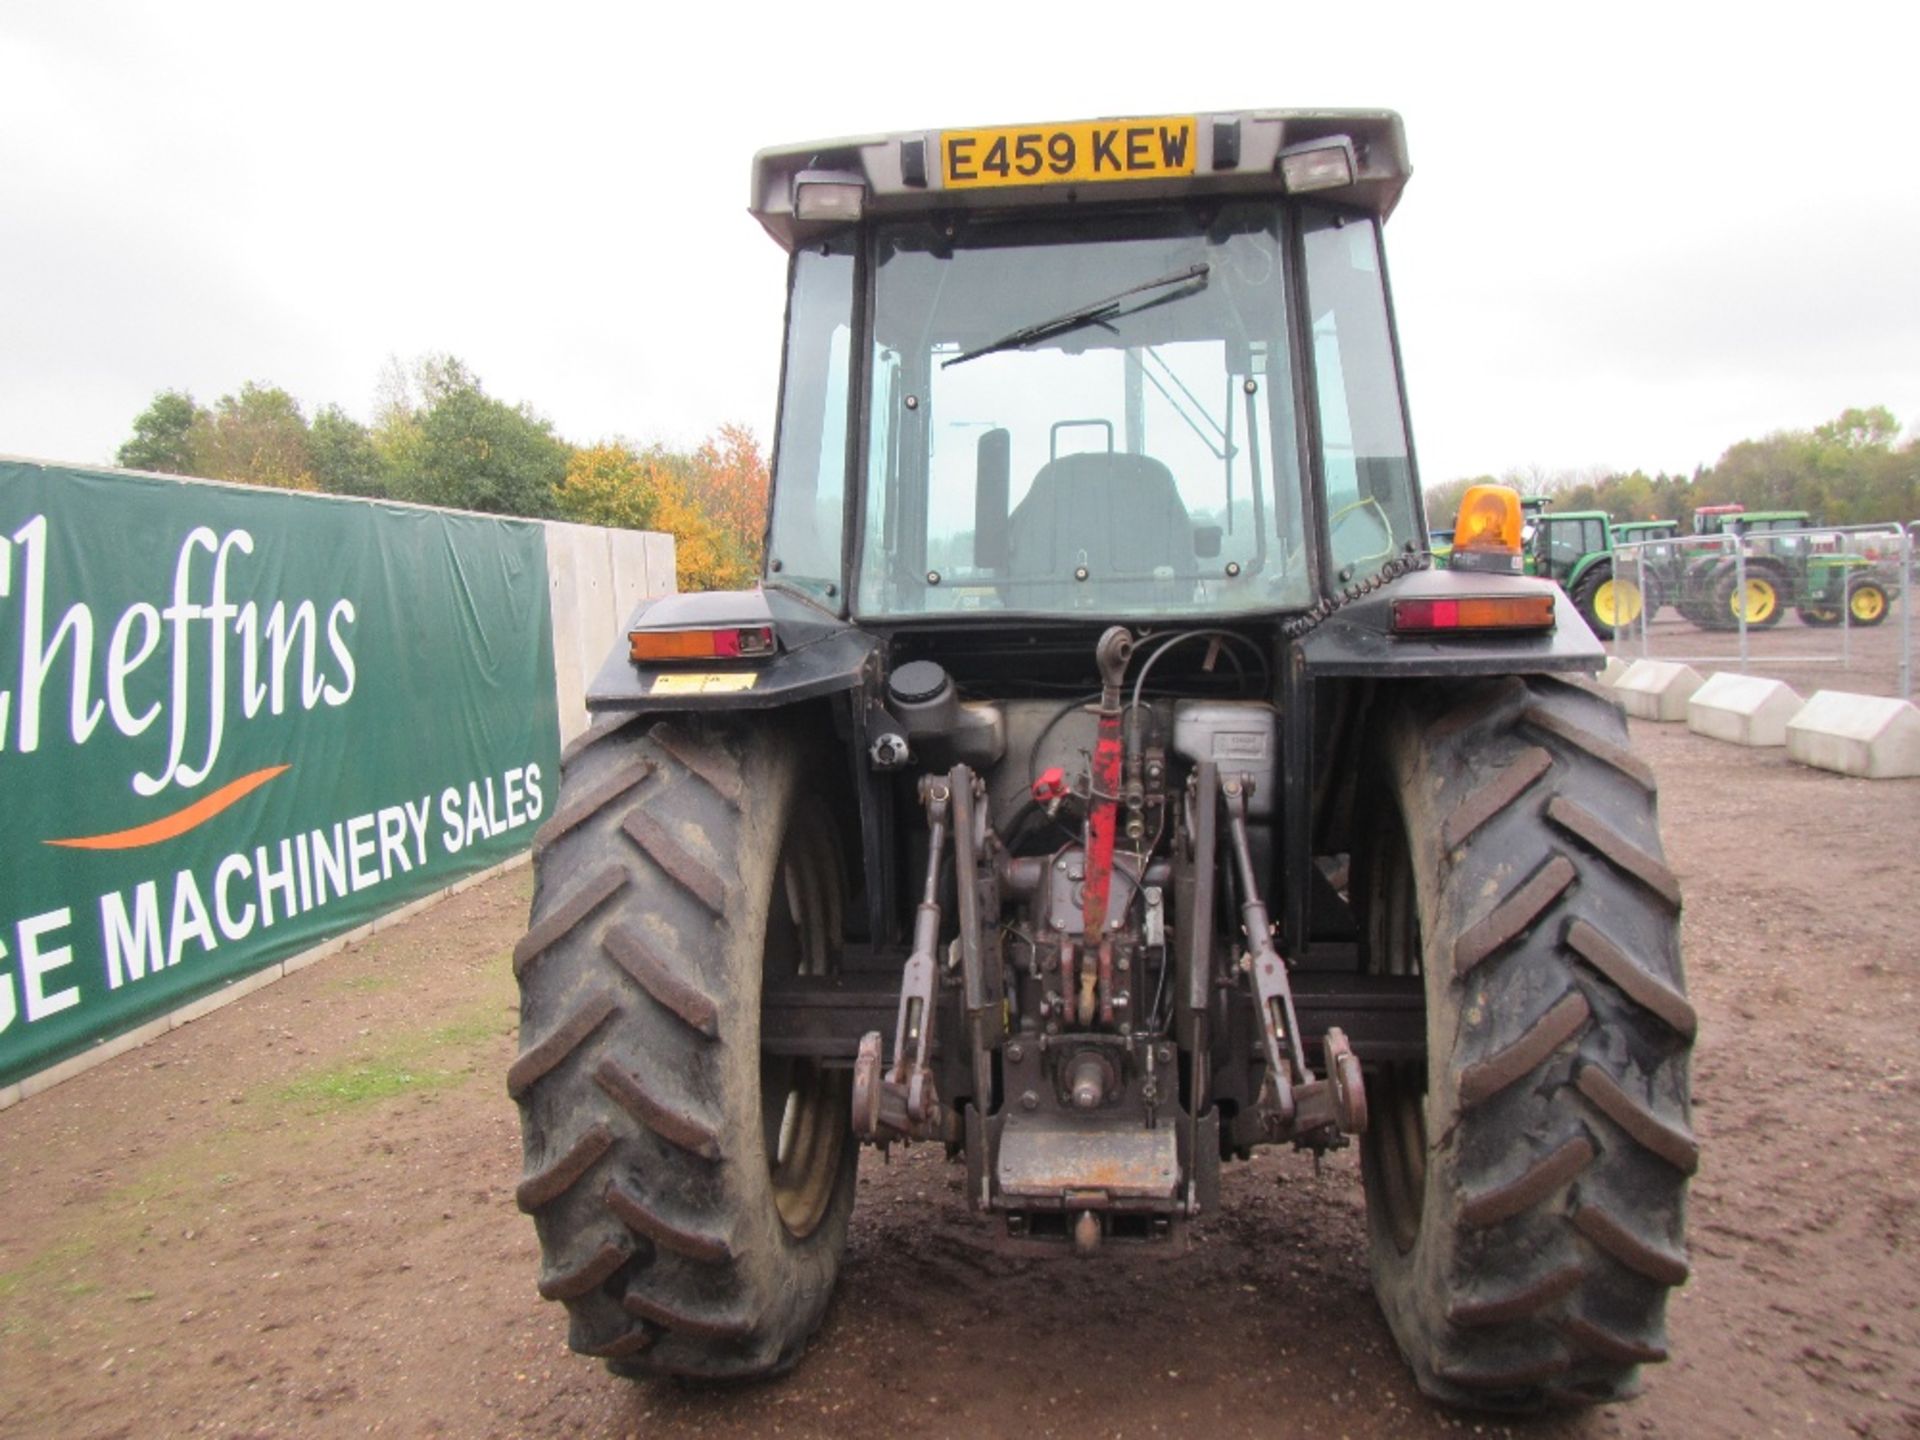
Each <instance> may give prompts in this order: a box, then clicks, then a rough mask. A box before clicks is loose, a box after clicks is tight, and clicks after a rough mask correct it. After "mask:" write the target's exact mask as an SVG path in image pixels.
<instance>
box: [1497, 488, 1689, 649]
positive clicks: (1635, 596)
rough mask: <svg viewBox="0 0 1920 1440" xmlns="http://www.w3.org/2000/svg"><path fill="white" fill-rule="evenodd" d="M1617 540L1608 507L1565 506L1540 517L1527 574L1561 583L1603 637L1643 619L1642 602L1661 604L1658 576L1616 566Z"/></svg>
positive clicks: (1608, 637)
mask: <svg viewBox="0 0 1920 1440" xmlns="http://www.w3.org/2000/svg"><path fill="white" fill-rule="evenodd" d="M1615 541H1616V534H1615V531H1614V527H1613V523H1612V521H1611V520H1610V519H1608V517H1607V513H1606V511H1604V510H1562V511H1551V512H1546V513H1542V514H1540V515H1539V516H1537V517H1536V518H1535V520H1534V522H1533V532H1532V535H1531V538H1530V544H1529V546H1528V555H1527V573H1529V574H1531V575H1539V576H1543V577H1544V578H1546V579H1549V580H1553V581H1555V582H1557V583H1558V584H1559V585H1560V586H1561V587H1562V588H1563V589H1564V590H1565V591H1566V592H1567V593H1568V594H1569V595H1571V596H1572V597H1573V605H1574V608H1575V609H1576V610H1578V611H1579V612H1580V618H1581V619H1583V620H1585V621H1586V622H1587V624H1588V625H1589V626H1590V627H1591V628H1592V630H1593V633H1594V634H1596V635H1598V636H1599V637H1600V638H1601V639H1602V640H1611V639H1612V638H1613V637H1614V635H1615V634H1616V633H1617V632H1618V631H1620V630H1623V629H1625V628H1626V627H1627V626H1629V625H1631V624H1633V623H1634V622H1635V621H1636V620H1638V619H1639V618H1640V612H1641V609H1642V606H1643V605H1644V606H1646V607H1647V608H1648V609H1649V612H1651V611H1652V610H1657V609H1658V608H1659V606H1660V602H1659V600H1658V599H1657V598H1656V597H1657V596H1658V595H1659V594H1660V593H1661V590H1660V584H1659V580H1658V578H1657V575H1656V574H1655V573H1653V572H1649V573H1648V574H1646V575H1645V576H1644V577H1642V576H1641V575H1640V574H1639V573H1638V567H1636V566H1634V565H1632V564H1630V563H1622V564H1618V565H1616V562H1615V556H1614V553H1613V547H1614V544H1615ZM1643 579H1644V583H1642V582H1643Z"/></svg>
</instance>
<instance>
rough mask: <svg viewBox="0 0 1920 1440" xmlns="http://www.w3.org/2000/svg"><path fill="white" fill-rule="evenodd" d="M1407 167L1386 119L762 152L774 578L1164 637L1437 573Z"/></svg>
mask: <svg viewBox="0 0 1920 1440" xmlns="http://www.w3.org/2000/svg"><path fill="white" fill-rule="evenodd" d="M1405 178H1406V161H1405V151H1404V145H1403V142H1402V138H1401V133H1400V127H1399V122H1398V120H1397V118H1395V117H1393V116H1391V115H1385V114H1347V115H1340V116H1304V115H1298V116H1269V115H1259V116H1255V115H1247V116H1237V117H1218V118H1213V119H1210V120H1209V119H1193V118H1184V117H1183V118H1178V119H1173V120H1155V121H1142V122H1114V123H1112V124H1093V125H1055V126H1035V127H1031V128H1023V127H1012V128H1005V129H992V130H974V131H948V132H944V133H942V134H941V135H939V136H938V137H927V136H901V137H888V138H885V139H878V140H850V141H845V142H838V143H830V144H827V145H824V146H807V147H804V148H801V149H789V150H773V151H767V152H763V153H762V154H761V155H760V156H759V157H758V159H757V160H756V163H755V178H754V194H755V205H754V213H755V214H756V216H757V217H758V218H759V219H760V221H761V223H762V224H763V225H765V226H766V228H767V229H768V230H769V231H770V232H771V233H772V234H773V235H774V236H775V238H776V239H778V240H780V241H781V243H782V244H784V245H786V246H787V247H788V248H789V249H790V251H791V253H792V257H793V258H792V273H791V287H792V288H791V303H790V306H789V314H788V332H787V350H786V364H785V374H786V382H785V386H784V389H783V394H782V404H781V416H780V427H779V434H778V440H777V444H776V453H775V462H774V502H773V510H772V523H771V527H770V534H769V545H768V552H767V557H768V558H767V573H766V583H767V584H768V585H769V586H771V587H781V588H792V589H796V590H799V591H802V592H804V593H806V594H808V595H810V596H811V597H813V598H814V599H815V600H817V601H821V602H825V603H826V604H827V605H828V606H829V607H830V608H833V609H835V610H838V611H841V612H842V613H847V612H851V614H852V615H854V616H856V617H859V618H861V619H866V620H872V621H890V620H891V621H902V620H914V621H918V620H922V619H940V618H947V617H953V616H956V615H960V616H977V615H979V614H980V613H981V612H994V613H996V614H1002V615H1006V616H1008V617H1012V616H1016V615H1024V616H1032V617H1071V616H1076V615H1098V616H1102V617H1128V616H1133V617H1140V618H1146V617H1153V618H1156V619H1160V620H1163V621H1165V620H1172V619H1175V618H1177V617H1179V616H1182V615H1213V616H1221V615H1234V614H1248V613H1261V612H1273V611H1283V610H1304V609H1306V608H1308V607H1309V606H1311V605H1312V604H1314V603H1315V602H1316V601H1317V600H1319V599H1320V598H1321V597H1322V596H1323V595H1324V594H1325V593H1326V592H1327V591H1328V590H1329V589H1330V588H1337V587H1338V586H1339V585H1341V584H1344V583H1348V582H1351V581H1353V580H1355V579H1356V578H1363V577H1366V576H1371V575H1375V574H1378V573H1379V572H1380V570H1381V569H1382V567H1383V566H1385V565H1387V564H1388V563H1389V562H1392V561H1394V560H1396V559H1399V558H1403V557H1411V556H1415V555H1419V554H1422V553H1423V552H1424V551H1425V550H1426V548H1427V543H1428V541H1427V531H1426V525H1425V519H1424V516H1423V515H1422V512H1421V507H1420V502H1419V492H1418V485H1417V483H1416V477H1415V474H1414V468H1413V459H1412V455H1411V452H1410V449H1409V446H1408V443H1407V421H1406V407H1405V402H1404V398H1403V396H1402V394H1401V388H1400V381H1399V368H1398V362H1397V358H1396V351H1395V341H1394V335H1393V328H1392V323H1391V318H1390V313H1389V309H1388V303H1387V292H1386V266H1385V260H1384V257H1383V255H1382V252H1381V248H1380V224H1381V221H1382V220H1383V219H1384V218H1385V216H1386V214H1387V213H1388V212H1389V211H1390V210H1391V208H1392V206H1393V204H1394V202H1395V201H1396V200H1397V199H1398V197H1399V194H1400V190H1401V187H1402V185H1403V184H1404V182H1405ZM850 460H851V461H852V463H851V464H850V463H849V461H850ZM849 476H852V477H853V483H852V484H851V485H849V479H848V477H849Z"/></svg>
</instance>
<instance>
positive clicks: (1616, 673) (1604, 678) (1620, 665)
mask: <svg viewBox="0 0 1920 1440" xmlns="http://www.w3.org/2000/svg"><path fill="white" fill-rule="evenodd" d="M1632 668H1633V666H1632V665H1630V664H1629V663H1628V662H1627V661H1625V660H1622V659H1621V658H1620V657H1619V656H1618V655H1609V656H1608V657H1607V668H1606V669H1604V670H1602V671H1601V672H1600V683H1601V684H1602V685H1618V684H1619V683H1620V677H1621V676H1622V675H1624V674H1626V673H1627V671H1629V670H1631V669H1632Z"/></svg>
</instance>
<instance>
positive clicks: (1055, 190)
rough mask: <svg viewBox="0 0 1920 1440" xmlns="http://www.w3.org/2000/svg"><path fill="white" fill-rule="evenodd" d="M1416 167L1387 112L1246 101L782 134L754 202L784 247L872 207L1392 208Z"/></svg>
mask: <svg viewBox="0 0 1920 1440" xmlns="http://www.w3.org/2000/svg"><path fill="white" fill-rule="evenodd" d="M1342 155H1344V157H1345V160H1344V165H1342V164H1341V163H1340V160H1339V157H1340V156H1342ZM1283 160H1284V161H1285V162H1286V164H1285V166H1284V168H1283V164H1282V162H1283ZM1319 162H1324V163H1319ZM1410 173H1412V171H1411V166H1410V165H1409V164H1408V162H1407V142H1406V134H1405V131H1404V129H1403V128H1402V126H1401V123H1400V117H1399V116H1398V115H1397V114H1395V113H1394V112H1393V111H1391V110H1243V111H1234V112H1229V113H1220V114H1188V115H1174V116H1154V117H1149V118H1123V119H1107V120H1079V121H1066V122H1060V123H1046V124H1035V125H1003V126H987V127H981V126H976V127H970V128H966V129H951V130H911V131H905V132H901V133H896V134H890V135H858V136H852V137H850V138H847V139H842V140H821V141H813V142H810V143H807V144H802V145H781V146H776V147H774V148H773V149H769V150H762V151H761V152H760V153H759V154H758V155H756V156H754V157H753V195H752V198H751V200H750V201H749V203H748V207H747V208H748V209H749V210H751V211H752V213H753V215H754V218H755V219H757V220H759V222H760V223H761V224H762V225H764V226H765V227H766V229H767V232H768V233H769V234H771V235H772V236H773V238H774V239H775V240H778V241H779V242H780V244H781V245H782V246H783V247H785V248H786V249H788V250H791V249H793V247H794V246H795V245H796V244H802V243H805V242H806V241H808V240H810V239H813V238H815V237H817V236H820V235H823V234H826V233H828V232H830V231H832V230H835V229H839V228H841V227H842V226H844V225H846V224H847V223H848V222H849V221H851V220H855V219H859V218H861V217H862V216H865V215H907V214H913V213H915V212H921V213H925V212H929V211H952V210H970V209H994V210H1010V209H1024V208H1027V207H1031V206H1039V205H1061V204H1067V203H1073V204H1079V205H1100V204H1127V205H1135V206H1137V205H1138V204H1139V203H1140V202H1141V201H1143V200H1148V201H1151V200H1169V199H1182V198H1185V197H1187V196H1193V195H1220V196H1225V195H1262V194H1264V195H1276V196H1277V195H1284V194H1289V193H1291V194H1301V193H1307V192H1309V191H1311V192H1312V193H1315V194H1317V195H1319V196H1320V197H1321V198H1323V199H1326V200H1330V201H1334V202H1337V203H1339V204H1344V205H1353V206H1358V207H1360V208H1362V209H1365V210H1369V211H1372V212H1373V213H1374V214H1375V215H1378V216H1379V217H1380V218H1381V219H1383V220H1384V219H1385V218H1386V217H1387V215H1388V214H1390V213H1391V212H1392V210H1393V207H1394V205H1395V204H1396V203H1397V202H1398V201H1399V199H1400V192H1401V191H1402V190H1403V189H1404V188H1405V187H1406V183H1407V177H1408V175H1409V174H1410ZM815 186H818V187H820V188H818V189H814V188H813V187H815ZM802 189H808V190H810V191H811V192H812V195H811V198H810V199H809V201H808V202H807V203H804V204H803V203H801V195H800V192H801V191H802Z"/></svg>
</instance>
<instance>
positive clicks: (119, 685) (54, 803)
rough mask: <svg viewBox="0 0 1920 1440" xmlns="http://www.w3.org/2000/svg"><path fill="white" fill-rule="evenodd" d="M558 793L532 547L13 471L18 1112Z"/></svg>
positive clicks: (474, 523) (38, 470) (83, 476)
mask: <svg viewBox="0 0 1920 1440" xmlns="http://www.w3.org/2000/svg"><path fill="white" fill-rule="evenodd" d="M558 784H559V722H558V717H557V714H556V711H555V702H554V680H553V638H552V630H551V626H550V622H549V618H548V602H547V565H546V548H545V541H544V536H543V534H542V531H541V527H540V526H539V525H538V524H537V523H534V522H529V521H519V520H495V519H488V518H483V517H480V516H471V515H456V514H448V513H443V512H440V511H433V510H418V509H409V508H405V507H402V506H391V505H378V504H371V503H366V502H358V501H344V500H336V499H328V498H325V497H321V496H312V495H298V494H290V493H286V492H282V491H273V490H257V489H249V488H244V487H237V486H222V485H212V484H205V483H194V482H172V481H168V480H164V479H157V478H148V477H143V476H137V475H126V474H115V473H96V472H90V471H83V470H73V469H64V468H59V467H55V466H46V465H35V464H27V463H20V462H12V461H0V816H4V817H5V822H6V823H5V829H4V838H0V845H4V847H5V850H4V858H3V859H0V1085H5V1084H9V1083H11V1082H13V1081H16V1080H19V1079H20V1078H22V1077H23V1076H26V1075H30V1074H33V1073H34V1072H35V1071H37V1070H40V1069H43V1068H45V1067H46V1066H48V1065H50V1064H52V1063H54V1062H56V1061H59V1060H62V1059H64V1058H66V1057H67V1056H70V1055H73V1054H76V1053H78V1052H79V1051H82V1050H85V1049H86V1048H87V1047H89V1046H90V1045H93V1044H95V1043H97V1042H98V1041H99V1040H101V1039H103V1038H105V1037H107V1036H111V1035H115V1034H118V1033H120V1032H122V1031H124V1030H127V1029H130V1028H132V1027H134V1026H136V1025H139V1024H142V1023H143V1022H145V1021H147V1020H150V1019H152V1018H154V1017H155V1016H158V1015H161V1014H164V1013H166V1012H167V1011H169V1010H172V1009H175V1008H177V1007H178V1006H180V1005H183V1004H185V1003H187V1002H189V1001H192V1000H194V999H197V998H199V997H200V996H202V995H205V994H207V993H209V992H211V991H213V990H216V989H218V988H220V987H221V986H223V985H226V984H230V983H231V982H232V981H234V980H236V979H238V978H240V977H242V976H244V975H247V974H249V973H251V972H253V971H256V970H258V969H260V968H261V967H262V966H265V965H269V964H272V963H273V962H274V961H276V960H281V959H284V958H286V957H287V956H289V955H292V954H295V953H297V952H299V951H301V950H303V949H306V948H308V947H310V946H312V945H314V944H316V943H317V942H319V941H321V940H324V939H326V938H327V937H329V936H331V935H336V934H339V933H340V932H342V931H344V930H349V929H351V928H353V927H354V926H356V925H360V924H364V923H365V922H366V921H367V920H368V919H370V918H372V917H373V916H375V915H378V914H380V913H381V912H383V911H386V910H390V909H392V908H394V907H395V906H397V905H402V904H405V903H406V902H407V901H409V900H412V899H415V898H417V897H418V896H420V895H423V894H426V893H428V892H430V891H433V890H435V889H439V888H442V887H444V886H445V885H446V884H447V883H448V882H449V881H451V880H453V879H454V878H456V877H458V876H459V875H461V874H464V873H467V872H470V871H473V870H476V869H479V868H482V867H484V866H487V865H490V864H493V863H495V862H497V861H499V860H502V859H504V858H506V857H507V856H509V855H511V854H513V853H515V852H516V851H519V850H522V849H524V848H525V847H526V846H527V845H528V843H529V842H530V841H531V839H532V836H533V832H534V830H535V829H536V828H537V827H538V824H539V822H540V820H541V818H542V817H543V816H545V815H547V814H550V813H551V810H552V806H553V798H554V796H555V794H556V792H557V788H558Z"/></svg>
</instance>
